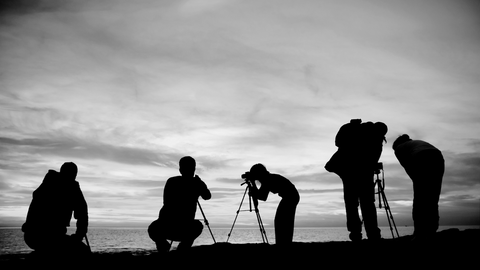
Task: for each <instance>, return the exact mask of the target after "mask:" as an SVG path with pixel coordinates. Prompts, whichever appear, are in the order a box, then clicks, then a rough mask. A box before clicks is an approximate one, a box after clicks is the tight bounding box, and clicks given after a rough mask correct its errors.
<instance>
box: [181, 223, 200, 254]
mask: <svg viewBox="0 0 480 270" xmlns="http://www.w3.org/2000/svg"><path fill="white" fill-rule="evenodd" d="M202 231H203V224H202V222H201V221H200V220H193V221H192V223H191V224H189V225H188V226H186V232H184V233H185V236H184V237H182V241H180V244H178V247H177V250H185V249H188V248H190V247H191V246H192V245H193V242H194V241H195V239H197V237H199V236H200V234H202Z"/></svg>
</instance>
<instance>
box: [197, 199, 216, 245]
mask: <svg viewBox="0 0 480 270" xmlns="http://www.w3.org/2000/svg"><path fill="white" fill-rule="evenodd" d="M197 203H198V207H199V208H200V212H202V215H203V221H204V222H205V225H207V227H208V230H209V231H210V235H212V238H213V243H215V244H216V243H217V241H215V237H214V236H213V233H212V229H210V224H209V223H208V220H207V217H206V216H205V213H204V212H203V209H202V206H201V205H200V202H199V201H198V200H197Z"/></svg>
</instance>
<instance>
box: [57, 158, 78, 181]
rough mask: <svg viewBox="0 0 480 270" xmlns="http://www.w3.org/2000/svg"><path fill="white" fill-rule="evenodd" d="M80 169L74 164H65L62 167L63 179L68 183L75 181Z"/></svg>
mask: <svg viewBox="0 0 480 270" xmlns="http://www.w3.org/2000/svg"><path fill="white" fill-rule="evenodd" d="M77 172H78V168H77V165H76V164H75V163H73V162H65V163H63V165H62V167H60V174H61V175H62V177H63V178H64V179H66V180H68V181H70V180H72V181H73V180H75V178H76V177H77Z"/></svg>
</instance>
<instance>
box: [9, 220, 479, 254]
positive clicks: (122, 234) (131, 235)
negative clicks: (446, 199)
mask: <svg viewBox="0 0 480 270" xmlns="http://www.w3.org/2000/svg"><path fill="white" fill-rule="evenodd" d="M449 228H458V229H460V230H464V229H470V228H473V229H479V227H478V226H451V227H447V226H442V227H440V228H439V231H442V230H445V229H449ZM211 229H212V233H213V237H214V238H215V240H216V242H226V241H227V239H228V242H229V243H262V236H261V233H260V229H259V228H234V229H233V231H232V233H231V235H230V237H229V238H228V234H229V232H230V229H231V228H211ZM265 230H266V234H267V238H268V242H269V243H270V244H274V243H275V232H274V229H273V228H266V229H265ZM397 230H398V233H399V235H400V236H406V235H411V234H412V233H413V227H397ZM381 231H382V237H383V238H386V239H388V238H392V234H391V231H390V228H389V227H381ZM73 232H74V229H70V230H69V232H68V233H69V234H71V233H73ZM394 233H395V231H394ZM395 235H396V234H395ZM213 237H212V235H211V234H210V232H209V230H208V227H206V226H205V228H204V230H203V232H202V234H201V235H200V236H199V237H198V238H197V239H196V240H195V242H194V244H193V245H194V246H199V245H211V244H214V241H213ZM88 241H89V244H90V247H91V249H92V251H94V252H120V251H150V250H155V243H154V242H153V241H152V240H151V239H150V238H149V237H148V234H147V231H146V228H101V227H91V228H89V232H88ZM293 241H294V242H329V241H349V239H348V231H347V229H346V228H345V227H318V228H296V229H295V234H294V239H293ZM177 244H178V243H177V242H174V243H173V245H172V248H176V245H177ZM31 251H32V250H31V249H30V248H29V247H28V246H27V245H26V244H25V242H24V240H23V232H22V231H21V229H20V228H0V254H18V253H30V252H31Z"/></svg>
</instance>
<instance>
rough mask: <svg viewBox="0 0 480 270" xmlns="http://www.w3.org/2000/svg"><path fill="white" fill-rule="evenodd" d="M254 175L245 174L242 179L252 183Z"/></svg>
mask: <svg viewBox="0 0 480 270" xmlns="http://www.w3.org/2000/svg"><path fill="white" fill-rule="evenodd" d="M251 178H252V173H251V172H245V173H244V174H242V179H245V181H250V180H252V179H251Z"/></svg>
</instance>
